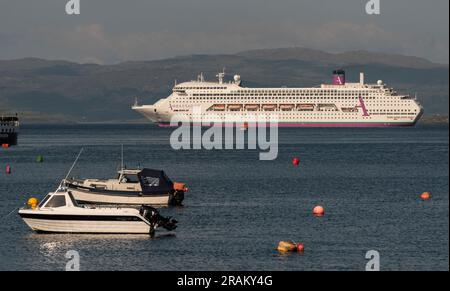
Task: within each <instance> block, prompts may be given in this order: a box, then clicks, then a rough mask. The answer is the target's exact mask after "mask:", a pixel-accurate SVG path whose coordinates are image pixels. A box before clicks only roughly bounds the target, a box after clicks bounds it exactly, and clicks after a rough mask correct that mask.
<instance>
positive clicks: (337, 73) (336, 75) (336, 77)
mask: <svg viewBox="0 0 450 291" xmlns="http://www.w3.org/2000/svg"><path fill="white" fill-rule="evenodd" d="M333 85H345V71H344V70H334V71H333Z"/></svg>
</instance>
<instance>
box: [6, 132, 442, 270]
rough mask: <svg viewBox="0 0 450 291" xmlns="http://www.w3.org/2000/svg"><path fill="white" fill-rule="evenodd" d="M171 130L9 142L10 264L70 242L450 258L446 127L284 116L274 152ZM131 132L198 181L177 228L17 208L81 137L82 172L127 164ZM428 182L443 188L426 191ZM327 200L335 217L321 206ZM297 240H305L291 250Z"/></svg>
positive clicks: (104, 253) (152, 261)
mask: <svg viewBox="0 0 450 291" xmlns="http://www.w3.org/2000/svg"><path fill="white" fill-rule="evenodd" d="M170 133H171V130H170V129H163V128H157V127H154V126H151V125H76V126H24V127H23V128H22V132H21V135H20V145H19V146H18V147H14V148H10V149H7V150H0V217H1V218H0V219H1V224H0V227H1V229H0V244H1V246H0V270H64V268H65V265H66V262H67V259H66V258H65V254H66V252H67V251H69V250H77V251H78V252H79V253H80V257H81V258H80V266H81V269H82V270H364V268H365V265H366V262H367V260H366V259H365V254H366V252H367V251H368V250H377V251H379V252H380V255H381V269H382V270H448V268H449V259H448V258H449V257H448V256H449V243H448V242H449V241H448V234H449V216H448V215H449V204H448V201H449V181H448V179H449V165H448V162H449V155H448V152H449V132H448V127H447V126H419V127H415V128H392V129H314V128H309V129H283V130H281V131H280V133H279V134H280V137H279V138H280V143H279V147H280V148H279V155H278V158H277V159H276V160H274V161H259V159H258V153H259V151H255V150H234V151H229V150H227V151H225V150H221V151H220V150H215V151H207V150H189V151H175V150H173V149H171V147H170V145H169V136H170ZM120 144H124V147H125V161H126V164H127V165H128V166H129V167H130V166H137V165H138V164H140V165H141V166H146V167H152V168H160V169H164V170H165V171H166V172H167V174H168V175H169V177H171V178H172V179H173V180H175V181H181V182H185V183H187V184H188V186H189V188H190V191H189V192H188V193H187V195H186V200H185V203H184V204H185V205H184V207H180V208H164V209H162V213H163V214H165V215H172V216H174V217H176V218H177V219H178V220H179V227H178V229H177V230H176V231H175V232H174V233H173V234H172V235H163V234H159V235H158V234H157V236H156V237H155V238H154V239H151V238H149V237H148V236H130V235H70V234H63V235H49V234H36V233H34V232H32V231H31V230H30V229H29V228H28V227H27V226H26V225H25V224H24V223H23V222H22V220H21V219H20V217H19V216H18V215H17V214H16V213H13V214H11V215H9V216H7V217H5V216H6V215H7V214H8V213H10V211H12V210H13V209H14V208H15V207H18V206H20V205H22V204H23V203H24V202H25V201H26V200H27V198H28V197H30V196H36V197H38V198H40V199H42V197H43V196H45V194H46V193H47V192H48V191H50V190H53V189H55V187H56V186H57V184H58V182H59V181H60V180H61V179H62V178H63V177H64V176H65V174H66V172H67V170H68V169H69V167H70V165H71V164H72V162H73V160H74V158H75V156H76V155H77V153H78V151H79V150H80V148H81V147H84V148H85V150H84V153H83V155H82V156H81V158H80V160H79V162H78V164H77V165H76V167H75V169H74V171H73V173H72V176H76V177H103V178H107V177H112V176H114V175H115V169H116V167H117V165H118V162H119V159H120ZM38 155H43V156H44V158H45V162H44V163H42V164H39V163H36V162H35V160H36V156H38ZM295 156H298V157H300V158H301V165H300V167H298V168H296V167H293V166H292V165H291V159H292V158H293V157H295ZM6 164H10V165H11V167H12V171H13V173H12V175H6V174H5V171H4V168H5V166H6ZM423 191H431V192H432V199H431V200H429V201H425V202H424V201H421V200H420V199H419V195H420V194H421V193H422V192H423ZM317 204H321V205H324V207H325V208H326V216H325V217H322V218H316V217H313V216H312V215H311V210H312V208H313V207H314V206H315V205H317ZM287 239H291V240H295V241H300V242H303V243H304V244H305V248H306V250H305V252H304V253H303V254H290V255H280V254H278V253H277V252H276V251H275V250H274V248H275V247H276V245H277V244H278V241H280V240H287Z"/></svg>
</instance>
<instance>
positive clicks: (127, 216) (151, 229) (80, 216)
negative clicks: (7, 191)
mask: <svg viewBox="0 0 450 291" xmlns="http://www.w3.org/2000/svg"><path fill="white" fill-rule="evenodd" d="M19 215H20V217H22V219H23V220H24V222H25V223H26V224H27V225H28V226H29V227H30V228H31V229H33V230H34V231H36V232H45V233H102V234H105V233H111V234H150V235H151V236H153V235H154V233H155V230H156V229H157V228H161V227H162V228H164V229H166V230H169V231H172V230H174V229H175V228H176V223H177V221H176V220H175V219H172V218H170V217H163V216H161V215H160V214H159V212H158V210H156V209H155V208H153V207H150V206H145V205H143V206H141V208H140V209H136V208H121V207H98V206H87V205H84V206H79V205H78V204H77V202H76V200H75V199H74V197H73V195H72V193H71V192H70V191H68V190H67V189H66V188H58V190H56V191H55V192H51V193H49V194H48V195H47V196H46V197H45V198H44V199H43V200H42V202H41V203H39V204H38V201H37V199H36V198H30V199H29V200H28V207H25V208H21V209H20V210H19Z"/></svg>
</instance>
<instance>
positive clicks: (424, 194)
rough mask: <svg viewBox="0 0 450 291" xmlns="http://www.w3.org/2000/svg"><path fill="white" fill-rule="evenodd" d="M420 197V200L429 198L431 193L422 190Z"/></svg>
mask: <svg viewBox="0 0 450 291" xmlns="http://www.w3.org/2000/svg"><path fill="white" fill-rule="evenodd" d="M420 198H422V200H428V199H430V198H431V194H430V192H423V193H422V195H420Z"/></svg>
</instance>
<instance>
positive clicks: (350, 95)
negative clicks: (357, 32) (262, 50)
mask: <svg viewBox="0 0 450 291" xmlns="http://www.w3.org/2000/svg"><path fill="white" fill-rule="evenodd" d="M361 95H362V96H363V97H364V98H370V99H373V98H374V97H375V96H378V97H379V96H384V94H381V93H378V94H377V93H375V94H371V96H368V94H361ZM191 96H194V97H210V98H219V97H238V98H245V97H256V98H262V97H263V96H265V97H270V98H277V97H282V98H286V97H291V98H305V97H308V96H315V97H322V98H343V97H348V98H353V99H357V98H358V96H355V94H354V93H353V94H326V95H325V94H314V93H310V94H301V95H296V94H288V95H286V94H192V95H191ZM387 96H390V95H387ZM191 98H192V97H191ZM197 99H199V98H197ZM202 99H203V98H202Z"/></svg>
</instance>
